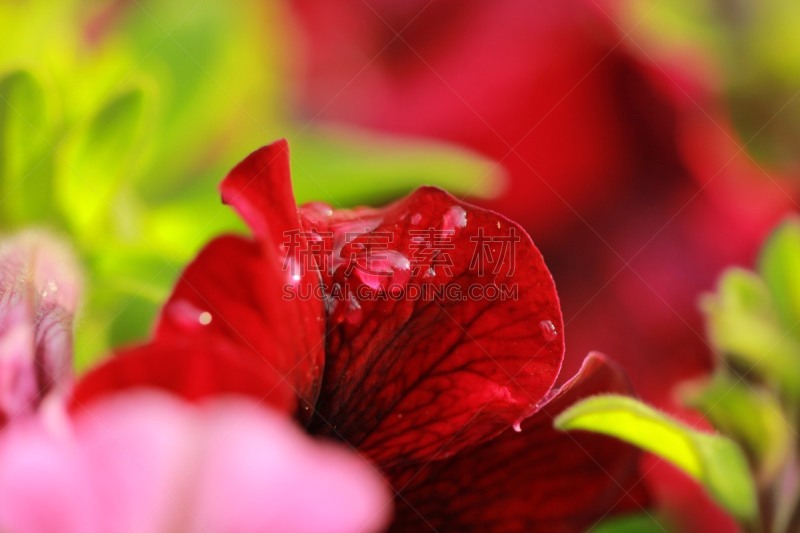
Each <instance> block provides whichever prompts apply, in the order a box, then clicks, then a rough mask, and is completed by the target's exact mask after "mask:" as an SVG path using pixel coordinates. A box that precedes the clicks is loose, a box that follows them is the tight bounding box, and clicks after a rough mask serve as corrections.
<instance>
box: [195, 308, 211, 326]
mask: <svg viewBox="0 0 800 533" xmlns="http://www.w3.org/2000/svg"><path fill="white" fill-rule="evenodd" d="M212 319H213V317H212V316H211V313H209V312H208V311H203V312H202V313H200V316H198V317H197V321H198V322H200V325H201V326H207V325H209V324H211V320H212Z"/></svg>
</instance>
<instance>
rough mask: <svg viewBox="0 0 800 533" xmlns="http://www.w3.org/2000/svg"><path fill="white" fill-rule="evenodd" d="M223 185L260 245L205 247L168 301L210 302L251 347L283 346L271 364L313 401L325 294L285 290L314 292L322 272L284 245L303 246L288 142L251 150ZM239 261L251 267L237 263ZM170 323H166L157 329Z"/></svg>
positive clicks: (321, 359) (264, 350)
mask: <svg viewBox="0 0 800 533" xmlns="http://www.w3.org/2000/svg"><path fill="white" fill-rule="evenodd" d="M220 188H221V192H222V198H223V201H224V202H226V203H228V204H230V205H231V206H233V207H234V208H235V209H236V210H237V211H238V212H239V213H240V214H241V215H242V217H243V218H244V219H245V221H247V223H248V224H249V225H250V227H251V229H252V230H253V232H254V233H255V236H256V240H257V241H258V244H259V245H260V250H257V247H256V246H255V245H253V244H249V245H248V250H241V248H243V246H239V249H237V250H231V251H228V250H215V252H218V253H216V254H212V253H211V252H210V251H208V250H207V251H206V254H205V257H204V256H201V257H199V258H198V259H197V260H196V261H195V263H194V265H192V266H191V267H190V268H189V269H187V271H186V273H185V274H184V276H183V278H182V280H181V283H180V284H179V285H178V287H177V288H176V289H175V294H174V295H173V298H172V299H171V301H170V304H173V303H175V301H176V300H177V299H178V298H186V299H187V300H188V301H190V302H192V303H200V304H202V305H203V306H207V305H209V304H212V305H213V307H214V310H215V312H216V313H217V314H219V318H220V319H221V320H222V321H224V322H226V323H227V324H228V325H229V327H226V328H225V329H228V330H232V329H235V330H236V332H237V335H238V336H239V337H240V338H241V339H242V340H246V342H245V344H246V345H247V346H248V347H249V348H250V349H251V350H254V351H256V352H259V353H275V350H276V347H280V348H281V351H282V354H281V358H280V359H278V360H274V359H273V360H271V363H272V364H273V365H274V366H275V367H276V368H277V370H278V371H279V372H281V374H284V375H286V374H287V373H290V374H291V375H292V377H291V380H290V381H291V383H292V385H293V386H294V387H295V389H296V391H297V393H298V395H299V396H300V398H301V401H302V402H303V403H304V404H305V407H309V406H311V405H313V404H314V402H315V401H316V398H317V394H318V392H319V381H320V379H321V378H322V367H323V365H324V358H325V354H324V343H323V340H324V328H325V324H324V319H323V316H324V308H323V304H322V302H321V301H320V299H307V300H299V299H289V298H286V297H285V294H284V290H285V288H286V287H287V286H289V285H291V286H294V287H303V288H306V289H309V290H313V289H314V288H316V287H318V286H319V275H318V273H317V272H315V271H308V272H303V273H302V274H297V273H296V272H295V270H294V266H295V263H294V262H296V261H297V260H298V258H297V257H296V256H295V255H294V254H296V253H297V251H298V250H297V249H289V248H287V247H286V243H287V238H288V236H294V238H295V243H296V244H298V245H299V246H301V247H302V246H303V245H305V240H304V238H303V236H302V235H300V233H301V232H300V229H301V225H300V218H299V216H298V213H297V205H296V203H295V200H294V195H293V194H292V186H291V177H290V174H289V148H288V145H287V144H286V141H284V140H281V141H278V142H275V143H273V144H271V145H269V146H265V147H263V148H261V149H259V150H256V151H255V152H253V153H252V154H250V155H249V156H248V157H247V158H245V160H244V161H242V162H241V163H239V164H238V165H237V166H236V167H235V168H234V169H233V170H232V171H231V172H230V173H229V174H228V176H227V177H226V178H225V180H224V181H223V182H222V185H221V187H220ZM212 255H213V257H209V256H212ZM201 259H207V260H204V261H201ZM239 261H247V262H248V265H247V266H244V265H238V264H234V263H236V262H239ZM293 261H294V262H293ZM289 267H292V268H289ZM201 295H202V296H201ZM198 300H199V301H198ZM209 311H211V310H209ZM213 318H214V320H216V318H217V317H216V316H215V317H213ZM173 326H174V324H167V323H166V322H164V323H162V325H161V326H160V328H159V333H160V334H161V333H163V332H164V331H165V330H166V329H172V328H173ZM176 329H177V331H179V332H180V331H181V328H176ZM229 333H230V332H228V334H229Z"/></svg>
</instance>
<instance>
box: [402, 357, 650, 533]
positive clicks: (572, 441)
mask: <svg viewBox="0 0 800 533" xmlns="http://www.w3.org/2000/svg"><path fill="white" fill-rule="evenodd" d="M607 392H616V393H629V392H630V385H629V384H628V382H627V379H626V378H625V376H624V374H623V373H622V372H621V370H620V369H619V368H618V367H616V366H615V365H613V364H610V363H609V362H608V361H606V360H605V358H604V357H603V356H600V355H597V354H592V355H590V356H589V357H588V358H587V359H586V361H585V362H584V365H583V367H582V369H581V371H580V372H579V373H578V374H577V375H576V376H575V377H573V378H572V379H571V380H570V381H569V382H568V383H567V384H566V385H565V386H564V387H563V388H561V389H560V390H559V391H557V392H555V393H554V395H553V396H552V398H551V399H550V400H549V401H548V402H547V403H546V404H545V405H543V406H542V408H541V409H540V410H539V411H538V412H537V413H536V414H534V415H533V416H531V417H530V418H529V419H527V420H526V421H524V422H523V423H522V428H521V432H519V433H517V432H515V431H513V430H510V429H509V430H507V431H505V432H504V433H502V434H501V435H500V436H499V437H498V438H496V439H494V440H492V441H489V442H487V443H485V444H483V445H481V446H478V447H475V448H471V449H467V450H464V451H463V452H462V453H460V454H458V455H456V456H454V457H452V458H436V459H435V460H434V461H431V462H428V463H420V464H418V465H416V466H413V467H408V468H406V469H401V470H397V471H395V472H394V475H393V476H392V478H393V480H394V481H393V482H394V485H395V488H396V489H397V490H398V491H399V492H400V494H401V497H400V498H398V500H397V501H398V506H399V507H398V510H397V518H396V522H395V530H398V531H423V530H428V529H432V528H435V529H436V530H438V531H459V530H463V528H465V527H469V528H470V530H475V531H508V532H511V531H559V532H560V531H565V532H567V531H569V532H571V531H585V530H586V529H587V528H590V527H591V526H592V525H594V524H595V522H597V521H598V520H600V519H601V518H603V517H604V516H606V514H607V513H609V514H610V513H613V512H619V511H625V510H631V511H633V510H640V508H641V507H642V506H644V505H645V504H646V503H647V498H646V495H645V493H644V489H643V486H642V485H641V484H640V483H639V481H640V475H639V472H638V468H637V462H638V458H639V456H640V454H639V452H638V451H637V450H635V449H634V448H632V447H630V446H627V445H623V444H621V443H619V442H618V441H616V440H615V439H611V438H608V437H602V436H599V435H592V434H583V433H576V434H574V435H573V434H567V433H562V432H559V431H556V430H555V429H554V428H553V425H552V421H553V418H554V417H555V415H557V414H558V413H560V412H561V411H563V410H564V409H565V408H567V407H569V406H570V405H571V404H572V403H574V402H576V401H578V400H580V399H582V398H585V397H587V396H591V395H595V394H601V393H607Z"/></svg>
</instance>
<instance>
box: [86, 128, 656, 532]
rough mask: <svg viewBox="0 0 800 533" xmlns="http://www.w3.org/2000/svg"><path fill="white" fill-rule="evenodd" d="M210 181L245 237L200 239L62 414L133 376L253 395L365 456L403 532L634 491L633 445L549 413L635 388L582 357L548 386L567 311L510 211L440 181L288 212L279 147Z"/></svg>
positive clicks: (550, 516) (522, 523) (134, 381)
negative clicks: (564, 427) (354, 203)
mask: <svg viewBox="0 0 800 533" xmlns="http://www.w3.org/2000/svg"><path fill="white" fill-rule="evenodd" d="M222 194H223V199H224V200H225V201H226V202H228V203H230V204H231V205H233V206H234V207H235V208H236V209H237V210H238V211H239V213H240V214H241V215H242V216H243V217H244V219H245V220H246V221H247V222H248V224H249V225H250V227H251V228H252V230H253V232H254V234H255V240H251V239H248V238H244V237H233V236H226V237H221V238H219V239H217V240H215V241H213V242H212V243H211V244H209V245H208V246H207V247H206V249H205V250H204V251H203V252H201V253H200V255H199V256H198V258H197V259H196V260H195V261H194V263H192V264H191V265H190V266H189V267H188V268H187V270H186V271H185V272H184V274H183V276H182V278H181V280H180V281H179V283H178V285H177V287H176V288H175V291H174V293H173V295H172V297H171V298H170V300H169V302H168V303H167V304H166V306H165V308H164V310H163V313H162V316H161V319H160V321H159V323H158V325H157V328H156V332H155V336H154V339H153V341H152V342H151V343H149V344H147V345H144V346H139V347H135V348H132V349H129V350H127V351H124V352H122V353H120V354H119V355H117V357H115V358H113V359H111V360H109V361H108V362H107V363H106V364H105V365H103V366H101V367H100V368H98V369H96V370H95V371H94V372H92V373H90V374H88V375H87V376H86V377H85V378H84V379H83V380H82V381H81V382H80V383H79V384H78V386H77V387H76V390H75V394H74V397H73V406H74V407H75V408H77V407H80V406H83V405H85V404H87V403H89V402H91V401H93V400H94V399H95V398H97V397H101V396H103V395H105V394H107V393H109V392H110V391H114V390H119V389H127V388H131V387H142V386H145V387H146V386H155V387H160V388H163V389H167V390H170V391H173V392H175V393H178V394H181V395H183V396H186V397H188V398H200V397H205V396H208V395H215V394H219V393H223V392H230V393H244V394H249V395H251V396H254V397H255V398H257V399H259V400H262V401H265V402H268V403H270V404H272V405H273V406H276V407H278V408H280V409H283V410H285V411H286V412H288V413H297V416H298V418H299V419H300V420H301V421H303V422H304V423H305V424H306V425H307V428H308V430H309V431H310V432H311V433H312V434H315V435H324V436H329V437H332V438H336V439H340V440H343V441H345V442H347V443H349V444H350V445H352V446H353V447H355V448H357V449H358V450H359V451H360V452H361V453H362V454H364V455H366V456H367V457H369V458H370V459H371V460H373V461H374V462H375V463H376V464H377V465H378V466H379V467H380V469H381V470H382V472H383V473H384V474H385V476H386V477H387V479H388V480H389V482H390V483H391V484H392V486H393V487H394V489H395V491H396V492H397V497H396V502H397V512H396V522H395V523H396V525H397V526H398V527H407V528H409V529H411V528H414V529H416V528H417V527H418V526H419V525H424V524H428V525H430V526H433V527H435V528H437V529H442V528H446V527H452V528H456V529H457V528H458V527H459V526H466V525H470V526H473V527H477V526H481V527H485V528H490V527H491V528H492V529H494V530H509V529H516V528H519V527H524V528H530V527H549V528H551V529H552V528H556V529H561V530H569V531H572V530H578V529H581V528H585V527H587V526H591V525H592V524H593V523H594V522H595V521H597V520H599V519H600V518H602V517H604V516H605V515H606V514H607V513H609V512H613V511H617V510H622V509H629V508H632V507H635V506H637V505H642V504H643V503H644V502H645V495H644V493H643V492H642V491H641V489H638V488H637V482H638V472H637V466H636V462H637V458H638V453H637V452H636V451H635V450H633V449H631V448H630V447H627V446H625V445H622V444H620V443H618V442H616V441H614V440H612V439H608V438H605V437H601V436H595V435H578V436H576V435H568V434H561V433H558V432H556V431H554V430H553V429H552V427H551V418H552V416H553V415H555V414H557V413H558V412H559V411H560V410H561V409H563V408H564V407H565V406H566V405H567V404H569V403H572V402H574V401H576V400H577V399H579V398H581V397H584V396H587V395H591V394H597V393H601V392H625V391H628V390H629V387H628V384H627V382H626V380H625V379H624V378H623V377H622V375H621V373H620V371H619V370H618V369H617V368H616V367H615V366H613V365H611V364H610V363H608V362H607V361H606V360H605V359H604V358H603V357H602V356H600V355H593V356H590V357H589V358H587V360H586V362H585V363H584V366H583V368H582V369H581V372H580V373H579V374H578V376H576V377H575V378H574V379H573V380H571V381H570V382H569V383H568V384H566V385H565V386H564V387H562V388H560V389H556V390H553V389H552V387H553V383H554V381H555V379H556V377H557V374H558V372H559V368H560V365H561V361H562V358H563V349H564V343H563V335H562V333H561V332H562V327H563V326H562V320H561V313H560V310H559V306H558V299H557V296H556V292H555V288H554V285H553V281H552V279H551V277H550V274H549V272H548V271H547V269H546V267H545V265H544V262H543V260H542V257H541V255H540V254H539V252H538V250H537V249H536V248H535V247H534V245H533V243H532V242H531V240H530V238H529V237H528V235H527V234H526V233H525V232H524V231H523V230H522V229H521V228H520V227H519V226H518V225H516V224H514V223H512V222H510V221H508V220H507V219H505V218H504V217H502V216H499V215H497V214H495V213H492V212H489V211H486V210H484V209H480V208H477V207H474V206H471V205H469V204H465V203H462V202H460V201H458V200H456V199H455V198H453V197H451V196H450V195H448V194H447V193H445V192H443V191H441V190H438V189H433V188H423V189H420V190H418V191H416V192H415V193H413V194H412V195H410V196H409V197H407V198H405V199H403V200H400V201H398V202H396V203H394V204H391V205H389V206H387V207H384V208H381V209H372V208H359V209H355V210H333V209H330V208H329V207H328V206H324V205H322V204H309V205H306V206H303V207H301V208H300V209H299V210H298V209H297V208H296V206H295V203H294V199H293V197H292V193H291V187H290V181H289V161H288V149H287V146H286V144H285V142H279V143H275V144H273V145H271V146H268V147H266V148H262V149H261V150H258V151H257V152H255V153H254V154H252V155H251V156H250V157H248V158H247V159H246V160H245V161H243V162H242V163H241V164H239V165H238V166H237V167H236V168H235V169H234V170H233V171H232V172H231V173H230V174H229V175H228V177H227V178H226V179H225V181H224V182H223V184H222ZM426 239H438V240H437V241H436V244H433V243H432V241H428V240H426ZM478 252H480V253H478ZM509 254H510V255H509ZM284 267H285V268H284ZM502 287H508V288H509V290H510V291H511V292H509V293H508V294H507V295H506V296H507V297H501V295H500V294H498V293H497V292H492V291H497V290H499V288H502ZM416 290H419V291H424V290H428V291H434V292H432V293H431V294H437V295H439V297H432V298H425V297H421V296H418V297H412V291H416ZM436 291H438V292H436ZM514 291H516V292H514ZM442 294H444V295H446V297H441V295H442ZM492 294H494V296H492ZM521 425H522V427H520V426H521ZM512 427H513V428H515V429H516V430H517V431H514V429H512Z"/></svg>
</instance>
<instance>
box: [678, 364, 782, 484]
mask: <svg viewBox="0 0 800 533" xmlns="http://www.w3.org/2000/svg"><path fill="white" fill-rule="evenodd" d="M684 394H685V396H686V403H687V405H689V406H691V407H694V408H696V409H698V410H700V411H701V412H702V413H703V414H704V415H705V416H706V418H708V420H709V421H710V422H711V423H712V424H713V425H714V427H715V428H717V430H719V431H720V432H722V433H724V434H726V435H728V436H730V437H732V438H733V439H735V440H736V441H737V442H739V443H740V444H741V445H742V446H743V447H744V449H745V450H746V451H747V452H748V455H750V456H751V457H752V458H753V459H754V462H755V463H756V465H757V470H758V474H759V479H760V480H761V481H762V482H763V483H765V484H767V483H770V482H771V481H772V480H773V479H775V477H776V476H777V475H778V473H779V471H780V469H781V468H782V466H783V465H784V463H785V460H786V458H787V456H788V453H789V447H790V444H791V436H792V435H791V428H790V426H789V425H788V423H787V422H786V419H785V417H784V414H783V411H782V409H781V405H780V402H779V401H778V398H776V397H775V395H774V394H773V393H772V392H771V391H769V390H768V389H766V388H765V387H763V386H760V385H756V384H748V383H746V382H745V381H743V380H741V379H737V378H735V377H734V376H731V375H729V374H728V373H726V372H717V373H716V374H715V375H714V376H713V378H712V379H710V380H709V381H707V382H706V383H703V384H702V385H689V386H685V388H684Z"/></svg>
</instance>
